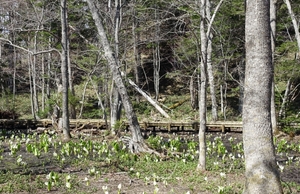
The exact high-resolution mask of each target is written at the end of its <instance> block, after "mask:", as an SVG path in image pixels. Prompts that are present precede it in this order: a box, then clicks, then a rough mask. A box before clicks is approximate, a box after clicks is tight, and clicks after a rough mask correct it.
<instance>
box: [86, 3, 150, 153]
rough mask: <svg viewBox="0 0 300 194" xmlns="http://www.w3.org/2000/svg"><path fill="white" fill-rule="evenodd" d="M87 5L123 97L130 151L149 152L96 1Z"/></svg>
mask: <svg viewBox="0 0 300 194" xmlns="http://www.w3.org/2000/svg"><path fill="white" fill-rule="evenodd" d="M87 3H88V6H89V8H90V11H91V13H92V16H93V19H94V20H95V24H96V27H97V30H98V34H99V37H100V42H101V45H102V47H103V50H104V54H105V57H106V59H107V61H108V64H109V67H110V70H111V72H112V74H113V79H114V81H115V83H116V86H117V89H118V92H119V94H120V95H121V99H122V102H123V104H124V109H125V112H126V116H127V119H128V123H129V129H130V132H131V135H132V139H131V142H130V144H129V145H130V149H131V150H132V151H133V152H143V151H147V150H149V149H147V146H146V145H145V143H144V139H143V136H142V133H141V129H140V126H139V123H138V120H137V116H136V114H135V112H134V111H133V108H132V103H131V101H130V98H129V96H128V93H127V90H126V87H125V85H124V83H123V80H122V76H121V72H120V70H119V67H118V66H117V62H116V59H115V58H114V56H113V53H112V49H111V47H110V45H109V42H108V39H107V36H106V33H105V31H104V28H103V25H102V21H101V18H100V15H99V13H98V10H97V6H96V4H95V2H94V0H87Z"/></svg>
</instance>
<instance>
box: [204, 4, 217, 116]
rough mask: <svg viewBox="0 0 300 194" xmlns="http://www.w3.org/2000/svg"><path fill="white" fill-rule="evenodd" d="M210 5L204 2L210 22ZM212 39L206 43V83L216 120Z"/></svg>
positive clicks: (209, 37) (211, 37)
mask: <svg viewBox="0 0 300 194" xmlns="http://www.w3.org/2000/svg"><path fill="white" fill-rule="evenodd" d="M210 12H211V4H210V1H209V0H207V1H206V14H207V19H208V20H209V21H211V19H212V18H211V14H210ZM212 39H213V34H212V33H209V34H208V43H207V75H208V83H209V90H210V98H211V113H212V120H213V121H216V120H218V104H217V98H216V91H215V80H214V74H213V66H212Z"/></svg>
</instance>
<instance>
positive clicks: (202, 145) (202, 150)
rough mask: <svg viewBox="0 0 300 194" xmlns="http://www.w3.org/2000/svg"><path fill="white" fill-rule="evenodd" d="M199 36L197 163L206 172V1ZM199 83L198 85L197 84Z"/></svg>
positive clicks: (202, 6)
mask: <svg viewBox="0 0 300 194" xmlns="http://www.w3.org/2000/svg"><path fill="white" fill-rule="evenodd" d="M200 14H201V20H200V36H201V55H200V56H201V63H200V79H199V78H198V85H199V86H200V87H199V88H200V91H199V123H200V126H199V161H198V166H197V169H198V170H202V171H204V170H206V139H205V131H206V87H207V77H206V75H207V36H206V32H205V30H206V28H205V26H206V25H205V20H206V0H200ZM199 81H200V83H199Z"/></svg>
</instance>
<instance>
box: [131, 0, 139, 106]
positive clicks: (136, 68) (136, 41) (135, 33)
mask: <svg viewBox="0 0 300 194" xmlns="http://www.w3.org/2000/svg"><path fill="white" fill-rule="evenodd" d="M135 3H136V0H133V4H135ZM132 9H133V11H132V12H133V13H132V15H133V19H132V36H133V52H134V76H135V83H136V85H137V86H138V87H140V74H141V57H140V51H139V40H140V38H139V37H140V36H139V34H140V33H139V32H138V31H137V28H138V26H139V24H138V19H137V12H136V8H135V6H132ZM135 98H136V101H137V102H139V101H140V99H139V95H136V97H135Z"/></svg>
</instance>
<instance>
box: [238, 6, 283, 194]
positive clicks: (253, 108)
mask: <svg viewBox="0 0 300 194" xmlns="http://www.w3.org/2000/svg"><path fill="white" fill-rule="evenodd" d="M245 33H246V34H245V37H246V43H245V47H246V73H245V93H244V95H245V97H244V109H243V143H244V153H245V178H246V182H245V187H244V191H243V193H245V194H252V193H272V194H274V193H275V194H276V193H282V188H281V183H280V177H279V172H278V167H277V165H276V160H275V150H274V145H273V136H272V126H271V114H270V109H271V103H270V101H271V87H272V79H273V65H272V53H271V37H270V34H271V33H270V0H258V1H252V0H246V25H245Z"/></svg>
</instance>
